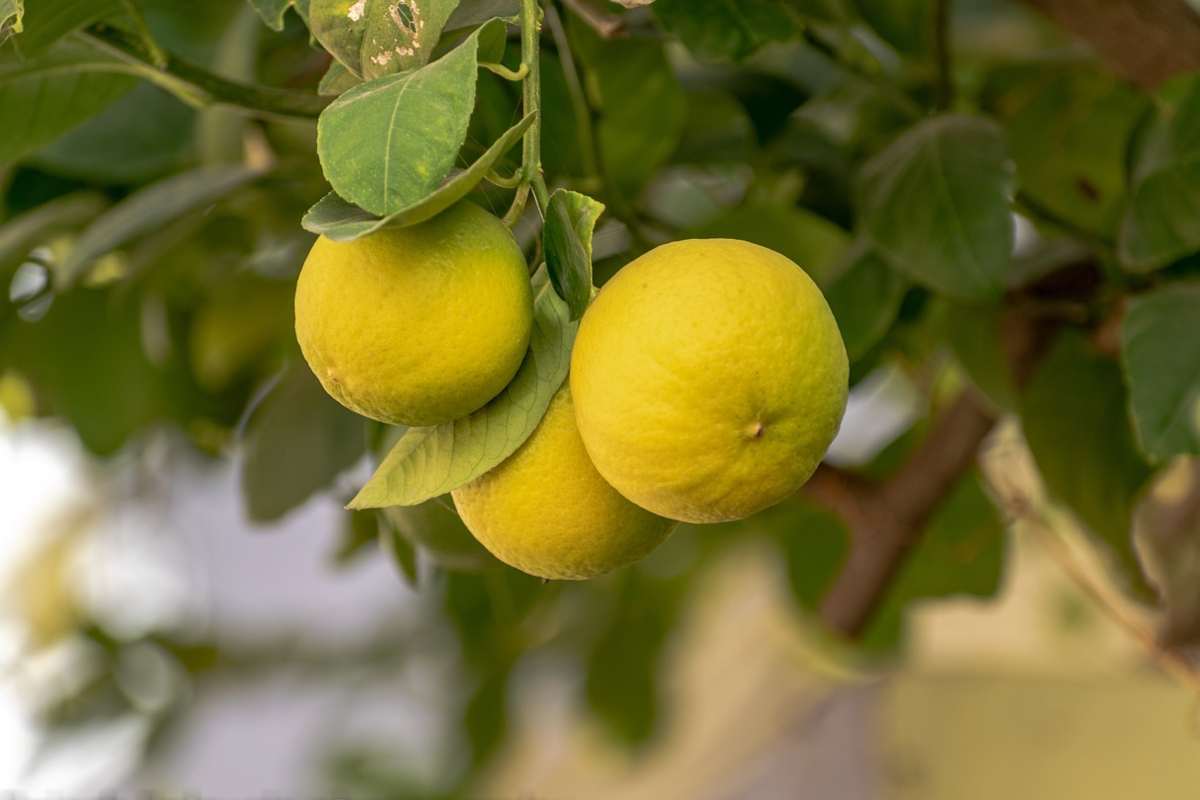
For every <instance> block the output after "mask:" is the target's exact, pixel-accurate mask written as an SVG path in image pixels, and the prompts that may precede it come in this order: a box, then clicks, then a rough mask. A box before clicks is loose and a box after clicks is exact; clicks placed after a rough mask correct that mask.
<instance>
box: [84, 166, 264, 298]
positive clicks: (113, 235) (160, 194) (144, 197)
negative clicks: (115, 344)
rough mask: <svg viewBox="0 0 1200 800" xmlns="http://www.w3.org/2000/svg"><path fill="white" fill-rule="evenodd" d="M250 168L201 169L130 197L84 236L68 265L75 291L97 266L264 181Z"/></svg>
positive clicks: (169, 179) (101, 216)
mask: <svg viewBox="0 0 1200 800" xmlns="http://www.w3.org/2000/svg"><path fill="white" fill-rule="evenodd" d="M261 175H262V173H261V172H260V171H259V170H255V169H250V168H249V167H242V166H230V167H201V168H197V169H194V170H190V171H188V172H183V173H180V174H178V175H172V176H171V177H170V178H165V179H163V180H161V181H158V182H157V183H152V184H150V185H149V186H146V187H144V188H142V189H139V190H138V191H137V192H135V193H133V194H131V195H129V196H128V197H126V198H125V199H124V200H122V201H121V202H119V203H117V204H116V205H115V206H113V207H112V208H111V209H109V210H108V211H106V212H105V213H104V214H102V215H100V216H99V217H97V218H96V219H95V221H93V222H92V224H91V225H89V226H88V227H87V229H85V230H84V232H83V233H82V234H80V236H79V238H78V239H77V240H76V241H75V243H74V246H73V247H72V249H71V252H70V254H69V255H68V256H67V259H66V261H65V262H64V263H63V265H62V273H61V274H62V280H63V281H64V283H65V284H66V285H70V284H72V283H74V282H75V281H76V280H78V279H79V278H80V277H82V275H83V272H84V270H86V269H87V267H88V266H90V265H91V263H92V262H93V261H94V260H95V259H97V258H99V257H100V256H102V255H104V254H105V253H110V252H112V251H113V250H115V249H117V248H118V247H121V246H122V245H125V244H127V243H128V242H130V241H132V240H133V239H135V238H137V237H139V236H142V235H144V234H147V233H150V232H152V231H155V230H157V229H158V228H160V227H161V226H162V225H164V224H166V223H168V222H172V221H174V220H175V219H177V218H179V217H182V216H183V215H185V214H188V213H190V212H192V211H196V210H198V209H201V208H204V207H205V206H208V205H211V204H212V203H215V202H216V201H218V200H220V199H222V198H224V197H226V196H227V195H229V194H231V193H232V192H234V191H236V190H237V189H240V188H241V187H243V186H245V185H246V184H247V183H249V182H250V181H252V180H254V179H256V178H258V177H260V176H261Z"/></svg>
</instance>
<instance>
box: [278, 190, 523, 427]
mask: <svg viewBox="0 0 1200 800" xmlns="http://www.w3.org/2000/svg"><path fill="white" fill-rule="evenodd" d="M532 326H533V293H532V290H531V289H530V286H529V275H528V272H527V270H526V266H525V258H524V256H523V255H522V253H521V250H520V248H519V247H518V246H517V243H516V242H515V241H514V240H513V237H512V234H511V233H509V231H508V229H507V228H506V227H505V226H504V224H503V223H501V222H500V220H498V219H496V218H495V217H494V216H492V215H491V214H489V213H487V212H486V211H484V210H483V209H481V208H479V207H478V206H475V205H472V204H470V203H460V204H459V205H457V206H455V207H453V208H451V209H449V210H447V211H445V212H443V213H441V214H439V215H438V216H436V217H434V218H433V219H431V220H429V221H428V222H424V223H421V224H419V225H415V226H412V227H408V228H385V229H383V230H381V231H379V232H377V233H374V234H371V235H369V236H364V237H363V238H361V239H356V240H354V241H351V242H334V241H332V240H330V239H327V238H325V237H321V238H320V239H318V240H317V242H316V244H314V245H313V248H312V251H311V252H310V253H309V254H308V259H307V260H306V261H305V262H304V267H303V268H302V269H301V271H300V278H299V280H298V282H297V284H296V338H297V339H298V340H299V342H300V349H301V350H302V351H303V353H304V358H305V360H306V361H308V365H309V367H311V368H312V371H313V373H314V374H315V375H316V376H317V379H318V380H320V382H321V385H322V386H324V387H325V391H327V392H329V394H330V395H331V396H332V397H333V398H334V399H335V400H337V401H338V402H339V403H341V404H342V405H344V406H345V407H346V408H348V409H350V410H351V411H354V412H357V413H359V414H362V415H363V416H365V417H370V418H372V419H376V420H379V421H381V422H387V423H391V424H401V425H412V426H424V425H438V424H441V423H443V422H449V421H450V420H454V419H458V418H459V417H462V416H465V415H467V414H469V413H471V412H472V411H475V410H477V409H478V408H480V407H481V406H483V405H484V404H485V403H487V401H489V400H491V399H492V398H493V397H495V396H496V395H497V394H499V393H500V391H501V390H502V389H503V388H504V387H505V386H506V385H507V384H508V382H509V381H510V380H512V377H513V375H514V374H515V373H516V371H517V368H518V367H519V366H520V365H521V361H522V359H523V358H524V357H525V350H526V348H527V347H528V346H529V335H530V331H531V329H532Z"/></svg>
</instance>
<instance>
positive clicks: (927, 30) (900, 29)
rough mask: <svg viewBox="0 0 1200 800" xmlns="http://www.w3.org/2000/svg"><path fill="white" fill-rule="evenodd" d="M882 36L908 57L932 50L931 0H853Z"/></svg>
mask: <svg viewBox="0 0 1200 800" xmlns="http://www.w3.org/2000/svg"><path fill="white" fill-rule="evenodd" d="M851 2H852V3H853V5H855V6H857V8H858V13H859V14H861V15H862V18H863V21H864V22H866V23H867V24H868V25H870V26H871V28H873V29H874V31H875V32H876V33H877V34H879V37H880V38H881V39H883V40H884V41H885V42H887V43H888V44H890V45H891V46H892V47H894V48H896V50H898V51H899V52H901V53H905V54H908V55H917V56H920V55H923V54H925V53H927V52H928V51H929V48H930V44H931V39H932V36H931V34H932V33H933V2H931V0H851Z"/></svg>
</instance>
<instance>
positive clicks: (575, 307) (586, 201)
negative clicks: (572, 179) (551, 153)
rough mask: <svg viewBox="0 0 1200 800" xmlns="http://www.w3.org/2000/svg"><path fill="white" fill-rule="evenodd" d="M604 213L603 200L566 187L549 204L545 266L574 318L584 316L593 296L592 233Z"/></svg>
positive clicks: (543, 234)
mask: <svg viewBox="0 0 1200 800" xmlns="http://www.w3.org/2000/svg"><path fill="white" fill-rule="evenodd" d="M603 213H604V204H603V203H598V202H596V201H595V200H593V199H592V198H590V197H588V196H587V195H585V194H580V193H579V192H572V191H568V190H567V189H557V190H555V192H554V194H552V195H550V202H549V203H548V204H547V205H546V224H545V226H544V227H543V229H542V240H543V242H544V250H545V255H546V268H547V271H548V272H549V274H550V282H551V283H552V284H554V290H555V291H556V292H558V296H559V297H561V298H562V299H563V301H564V302H565V303H566V304H567V309H568V310H569V312H570V317H571V320H572V321H574V320H577V319H579V318H580V317H582V316H583V312H584V309H586V308H587V306H588V302H589V301H591V299H592V233H593V231H594V230H595V228H596V220H597V219H599V218H600V215H601V214H603Z"/></svg>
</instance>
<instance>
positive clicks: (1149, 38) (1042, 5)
mask: <svg viewBox="0 0 1200 800" xmlns="http://www.w3.org/2000/svg"><path fill="white" fill-rule="evenodd" d="M1025 1H1026V2H1027V3H1028V4H1029V5H1032V6H1034V7H1035V8H1038V9H1039V10H1041V11H1042V12H1043V13H1045V14H1046V16H1048V17H1050V18H1051V19H1053V20H1054V21H1055V22H1057V23H1058V24H1059V25H1060V26H1061V27H1062V28H1064V29H1065V30H1067V31H1070V32H1071V33H1073V34H1075V35H1076V36H1078V37H1079V38H1080V39H1083V40H1084V41H1086V42H1087V43H1088V44H1090V45H1091V46H1092V48H1093V49H1094V50H1095V51H1096V53H1097V54H1098V55H1099V56H1100V57H1101V58H1102V59H1104V60H1105V61H1106V62H1108V64H1109V65H1110V66H1112V68H1113V69H1114V70H1115V71H1116V72H1117V73H1118V74H1119V75H1121V77H1123V78H1125V79H1127V80H1129V81H1132V82H1133V83H1136V84H1138V85H1139V86H1143V87H1146V88H1153V87H1155V86H1158V85H1159V84H1161V83H1162V82H1163V81H1165V80H1167V79H1168V78H1170V77H1172V76H1174V75H1178V74H1180V73H1182V72H1190V71H1192V70H1196V69H1200V15H1198V14H1197V13H1196V12H1195V11H1193V10H1192V8H1191V7H1190V6H1189V5H1188V3H1187V0H1025Z"/></svg>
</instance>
